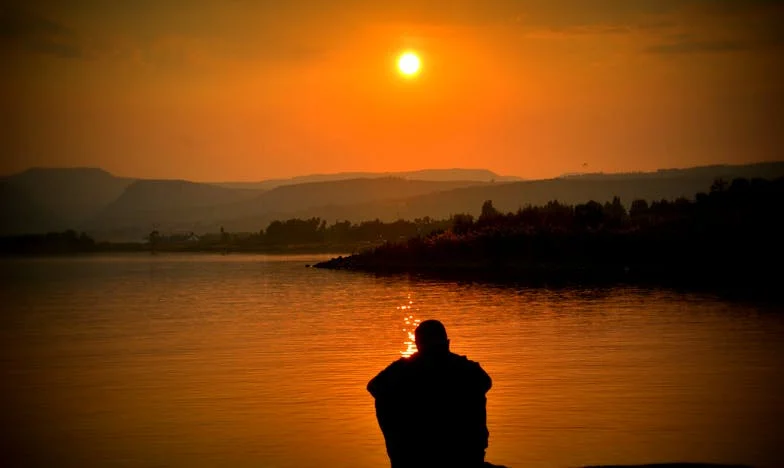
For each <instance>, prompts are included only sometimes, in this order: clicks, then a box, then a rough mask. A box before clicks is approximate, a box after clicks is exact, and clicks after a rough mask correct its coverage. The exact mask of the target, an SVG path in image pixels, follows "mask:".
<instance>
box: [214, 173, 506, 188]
mask: <svg viewBox="0 0 784 468" xmlns="http://www.w3.org/2000/svg"><path fill="white" fill-rule="evenodd" d="M384 177H394V178H400V179H407V180H424V181H436V182H462V181H475V182H492V181H496V182H501V181H505V182H511V181H516V180H521V179H520V178H519V177H514V176H500V175H498V174H496V173H495V172H492V171H489V170H487V169H422V170H419V171H404V172H340V173H337V174H311V175H306V176H298V177H292V178H289V179H270V180H265V181H260V182H220V183H215V184H214V185H219V186H222V187H230V188H255V189H265V190H269V189H273V188H276V187H282V186H284V185H296V184H304V183H311V182H334V181H339V180H350V179H378V178H384Z"/></svg>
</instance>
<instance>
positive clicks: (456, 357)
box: [451, 353, 482, 367]
mask: <svg viewBox="0 0 784 468" xmlns="http://www.w3.org/2000/svg"><path fill="white" fill-rule="evenodd" d="M451 354H452V359H453V361H455V362H457V363H458V364H460V365H463V366H467V367H482V366H480V365H479V363H478V362H476V361H472V360H471V359H468V356H464V355H462V354H455V353H451Z"/></svg>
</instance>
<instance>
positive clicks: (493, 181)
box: [0, 162, 784, 241]
mask: <svg viewBox="0 0 784 468" xmlns="http://www.w3.org/2000/svg"><path fill="white" fill-rule="evenodd" d="M352 174H354V175H356V174H366V173H352ZM396 174H398V175H400V174H404V175H405V176H406V177H405V178H403V177H364V178H363V177H359V178H346V177H348V176H349V173H344V174H333V175H312V176H304V177H301V178H293V179H287V180H286V182H287V183H285V184H284V185H280V186H277V187H273V188H268V189H262V188H238V187H233V188H232V187H227V186H222V185H220V184H219V185H216V184H207V183H195V182H188V181H184V180H136V179H128V178H120V177H115V176H113V175H111V174H109V173H107V172H105V171H103V170H100V169H31V170H29V171H25V172H23V173H20V174H16V175H13V176H9V177H5V178H0V208H2V213H0V235H9V234H21V233H41V232H47V231H52V230H65V229H76V230H84V231H86V232H88V233H89V234H91V235H92V236H94V237H95V238H96V239H98V240H125V241H127V240H139V239H141V238H142V237H144V236H145V235H147V234H148V233H149V232H150V230H152V229H153V227H157V228H158V229H159V230H162V231H165V232H173V231H193V232H196V233H204V232H216V231H218V230H219V229H220V227H221V226H224V227H225V228H226V229H227V230H229V231H235V232H237V231H245V232H249V231H258V230H260V229H264V228H266V227H267V225H268V224H269V223H270V222H271V221H273V220H275V219H289V218H295V217H298V218H309V217H320V218H322V219H325V220H327V221H328V222H329V223H333V222H335V221H337V220H349V221H352V222H360V221H364V220H372V219H376V218H378V219H381V220H383V221H392V220H395V219H398V218H404V219H414V218H421V217H424V216H429V217H431V218H446V217H448V216H450V215H452V214H455V213H470V214H473V215H478V214H479V211H480V208H481V206H482V203H483V202H484V201H485V200H493V204H494V206H495V207H496V208H497V209H499V210H502V211H514V210H517V209H518V208H520V207H523V206H525V205H528V204H531V205H540V204H544V203H547V202H548V201H550V200H558V201H561V202H564V203H569V204H576V203H584V202H586V201H588V200H596V201H599V202H604V201H608V200H611V199H612V197H613V196H619V197H621V200H622V201H623V202H624V203H625V204H626V205H627V206H628V205H629V204H631V202H632V201H633V200H635V199H638V198H643V199H646V200H654V199H657V200H658V199H663V198H664V199H675V198H677V197H687V198H692V197H694V195H695V193H697V192H700V191H707V190H709V188H710V185H711V184H712V183H713V181H714V180H715V179H716V178H724V179H726V180H731V179H733V178H736V177H745V178H753V177H764V178H773V177H782V176H784V162H771V163H760V164H750V165H742V166H729V165H726V166H704V167H695V168H688V169H667V170H660V171H656V172H648V173H624V174H581V175H570V176H563V177H559V178H555V179H549V180H530V181H519V180H517V181H507V180H506V178H503V177H499V176H497V175H496V174H494V173H493V172H491V171H486V170H481V169H477V170H474V169H453V170H423V171H413V172H407V173H396ZM373 175H377V174H373ZM458 176H462V177H466V179H462V180H452V178H454V177H458ZM319 178H338V180H327V181H313V180H317V179H319ZM428 178H429V179H430V180H423V179H428ZM439 178H440V179H439ZM432 179H439V180H432ZM294 180H310V182H306V183H291V182H292V181H294ZM267 182H269V183H278V182H275V181H267ZM229 185H234V184H229ZM238 186H240V187H246V186H247V184H242V183H239V184H238ZM251 186H253V184H251Z"/></svg>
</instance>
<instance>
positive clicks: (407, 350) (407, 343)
mask: <svg viewBox="0 0 784 468" xmlns="http://www.w3.org/2000/svg"><path fill="white" fill-rule="evenodd" d="M408 299H409V300H408V304H405V305H401V306H397V309H398V310H402V311H404V312H405V311H411V310H412V306H413V304H414V301H412V300H411V295H409V296H408ZM419 322H421V320H420V319H418V318H414V315H413V314H410V313H409V314H407V315H404V316H403V333H405V334H406V336H405V340H403V350H402V351H400V354H401V355H402V356H403V357H410V356H411V355H412V354H414V353H416V352H417V347H416V342H415V341H414V330H416V327H417V326H418V325H419Z"/></svg>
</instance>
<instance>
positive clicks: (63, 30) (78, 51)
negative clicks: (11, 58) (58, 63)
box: [0, 8, 84, 58]
mask: <svg viewBox="0 0 784 468" xmlns="http://www.w3.org/2000/svg"><path fill="white" fill-rule="evenodd" d="M0 41H2V42H3V43H4V44H7V45H11V46H12V47H19V48H21V49H23V50H26V51H29V52H33V53H37V54H42V55H52V56H55V57H62V58H79V57H82V56H83V55H84V50H83V48H82V46H81V44H80V41H79V35H78V34H77V33H76V31H74V30H73V29H71V28H69V27H68V26H66V25H64V24H62V23H59V22H57V21H54V20H52V19H50V18H47V17H45V16H42V15H39V14H37V13H34V12H31V11H25V10H22V9H18V8H3V9H2V10H0Z"/></svg>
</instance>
